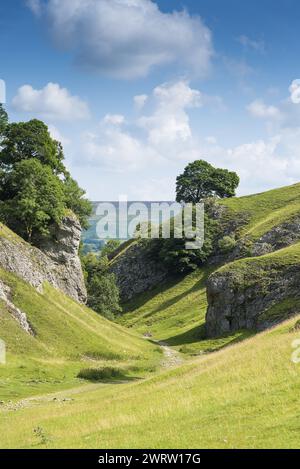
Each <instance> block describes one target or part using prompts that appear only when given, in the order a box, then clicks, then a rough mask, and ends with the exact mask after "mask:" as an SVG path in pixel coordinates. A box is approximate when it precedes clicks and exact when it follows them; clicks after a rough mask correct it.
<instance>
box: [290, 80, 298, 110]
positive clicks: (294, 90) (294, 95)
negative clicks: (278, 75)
mask: <svg viewBox="0 0 300 469" xmlns="http://www.w3.org/2000/svg"><path fill="white" fill-rule="evenodd" d="M289 91H290V98H291V101H292V103H294V104H300V80H299V79H297V80H293V81H292V83H291V86H290V87H289Z"/></svg>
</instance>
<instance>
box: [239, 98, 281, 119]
mask: <svg viewBox="0 0 300 469" xmlns="http://www.w3.org/2000/svg"><path fill="white" fill-rule="evenodd" d="M247 110H248V111H249V112H250V114H252V115H253V116H254V117H260V118H263V119H278V118H280V117H281V112H280V110H279V109H278V108H277V107H276V106H268V105H266V104H265V103H264V101H262V100H260V99H256V100H255V101H253V102H252V103H250V104H249V106H247Z"/></svg>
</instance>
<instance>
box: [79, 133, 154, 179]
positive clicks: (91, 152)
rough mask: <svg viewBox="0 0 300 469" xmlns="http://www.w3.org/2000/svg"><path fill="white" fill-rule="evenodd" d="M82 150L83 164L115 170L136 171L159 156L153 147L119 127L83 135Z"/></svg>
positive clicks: (152, 162)
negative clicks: (95, 133)
mask: <svg viewBox="0 0 300 469" xmlns="http://www.w3.org/2000/svg"><path fill="white" fill-rule="evenodd" d="M82 151H83V154H84V155H85V160H84V164H89V165H91V166H104V167H106V168H109V169H111V170H114V171H117V172H125V171H126V172H127V171H136V170H137V169H141V168H145V167H147V165H149V164H154V163H155V162H156V161H157V160H159V159H160V158H161V156H160V155H159V154H158V153H157V152H156V151H155V150H154V149H153V148H151V147H149V146H148V145H146V144H145V143H144V142H143V141H142V140H140V139H138V138H135V137H134V136H132V135H130V134H129V133H127V132H124V131H122V130H121V129H120V128H119V127H115V128H112V127H110V128H105V129H103V130H102V131H101V130H100V132H99V133H98V134H97V135H92V134H89V135H85V136H84V139H83V143H82Z"/></svg>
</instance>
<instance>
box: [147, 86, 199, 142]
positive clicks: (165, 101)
mask: <svg viewBox="0 0 300 469" xmlns="http://www.w3.org/2000/svg"><path fill="white" fill-rule="evenodd" d="M153 97H154V100H155V104H156V108H155V111H154V112H153V114H151V115H150V116H143V117H141V118H140V119H139V125H140V127H142V128H144V129H145V130H146V131H147V132H148V141H149V142H150V144H152V145H161V144H166V143H167V144H170V143H175V142H179V141H181V142H182V141H186V140H188V139H189V138H190V137H191V135H192V134H191V128H190V123H189V116H188V114H187V112H186V109H188V108H193V107H199V106H201V105H202V94H201V93H200V91H198V90H194V89H192V88H190V86H189V84H188V83H187V82H186V81H179V82H176V83H165V84H163V85H160V86H158V87H156V88H155V89H154V91H153Z"/></svg>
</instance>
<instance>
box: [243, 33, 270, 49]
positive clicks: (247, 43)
mask: <svg viewBox="0 0 300 469" xmlns="http://www.w3.org/2000/svg"><path fill="white" fill-rule="evenodd" d="M237 40H238V42H239V43H240V44H242V46H244V47H245V48H246V49H253V50H255V51H257V52H260V53H264V52H265V43H264V41H262V40H259V41H257V40H254V39H251V38H250V37H248V36H246V35H244V34H243V35H241V36H239V37H238V38H237Z"/></svg>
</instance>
